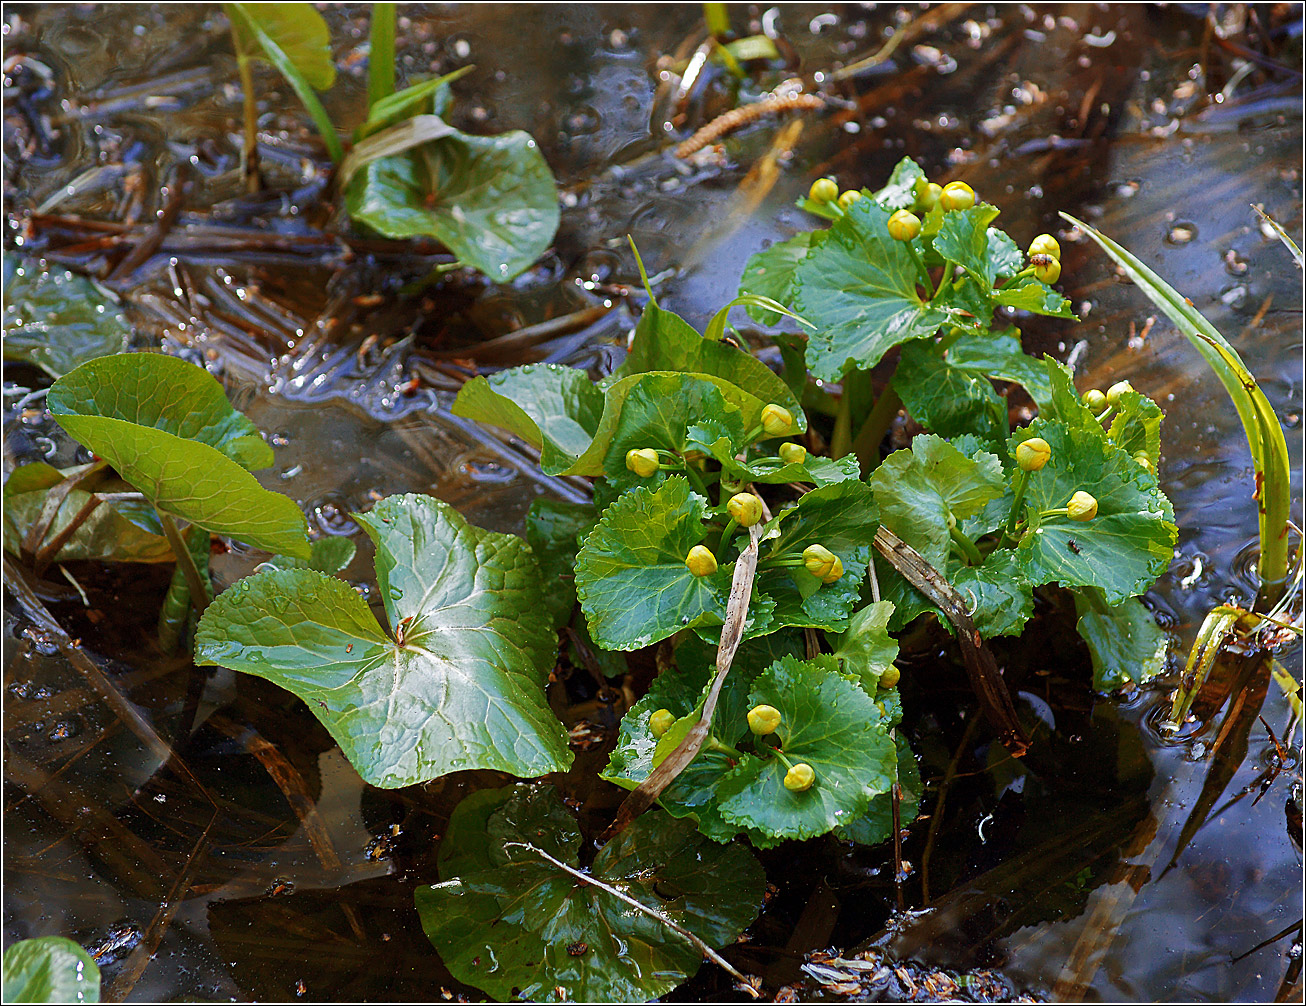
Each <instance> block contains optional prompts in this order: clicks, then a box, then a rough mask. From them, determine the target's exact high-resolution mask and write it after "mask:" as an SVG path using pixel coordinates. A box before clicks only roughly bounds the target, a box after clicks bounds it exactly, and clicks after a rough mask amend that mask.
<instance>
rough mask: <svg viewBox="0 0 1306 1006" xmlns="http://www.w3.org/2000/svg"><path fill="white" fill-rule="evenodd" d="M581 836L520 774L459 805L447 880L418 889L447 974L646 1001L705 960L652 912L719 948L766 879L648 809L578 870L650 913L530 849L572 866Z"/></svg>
mask: <svg viewBox="0 0 1306 1006" xmlns="http://www.w3.org/2000/svg"><path fill="white" fill-rule="evenodd" d="M465 808H466V809H465ZM579 845H580V830H579V828H578V827H577V826H576V822H575V819H574V818H572V816H571V814H570V812H569V811H567V810H566V809H565V808H564V807H563V805H562V802H561V800H559V798H558V795H557V793H556V791H555V790H554V789H553V788H552V787H549V786H542V785H539V784H536V785H533V786H526V785H518V786H515V787H509V788H507V789H502V790H496V791H493V792H492V793H491V794H487V795H484V796H483V795H482V794H476V795H475V796H473V797H471V798H469V799H468V800H464V801H463V803H461V804H459V806H458V808H457V809H456V810H455V811H454V814H453V817H452V819H451V820H450V822H449V828H448V831H447V833H446V835H445V837H444V840H443V842H442V843H441V870H440V872H441V876H443V877H446V878H447V879H446V880H445V881H444V882H443V883H440V884H435V885H432V886H430V887H421V888H418V890H417V912H418V915H419V917H420V918H421V920H422V928H423V929H424V930H425V932H426V935H427V937H428V938H429V939H430V940H431V943H432V944H433V945H434V946H435V947H436V949H437V950H439V952H440V956H441V957H442V958H443V960H444V963H445V965H446V966H447V967H448V968H449V970H450V972H451V973H452V974H453V975H454V977H456V978H457V979H458V980H459V981H463V982H467V983H468V984H470V985H474V986H476V987H477V988H479V989H481V990H482V991H484V992H485V993H486V994H488V995H489V996H490V997H491V998H494V999H498V1000H500V1001H504V1002H506V1001H508V1000H509V999H516V998H522V999H530V1000H534V1001H537V1002H540V1001H543V1002H644V1001H647V1000H649V999H654V998H657V997H658V996H662V995H665V994H666V993H667V992H670V991H671V990H672V989H673V988H675V987H676V986H677V985H679V984H680V983H681V982H682V981H684V980H685V979H686V978H688V977H689V976H691V975H693V974H694V973H695V972H696V971H697V970H698V968H699V966H700V965H701V963H702V960H703V957H702V952H701V951H700V950H699V949H698V948H697V947H696V946H695V945H694V944H693V943H691V942H690V941H689V940H688V939H686V938H685V936H684V935H682V934H681V933H678V932H676V931H675V930H674V929H672V928H671V927H670V926H668V925H667V924H666V922H663V921H661V920H660V919H659V918H658V917H657V916H660V917H661V918H665V919H669V920H671V921H673V922H674V923H675V924H676V925H678V926H680V927H681V928H683V929H686V930H688V931H689V932H691V933H693V934H694V935H695V936H697V937H698V938H699V939H701V940H703V941H704V942H705V943H706V944H707V945H708V946H712V947H721V946H725V945H726V944H729V943H732V942H733V941H734V940H735V939H736V938H737V937H738V936H739V934H740V933H741V932H742V931H743V930H744V928H745V927H746V926H748V925H749V924H750V923H751V922H752V921H753V919H754V918H755V917H756V915H757V910H758V908H759V906H760V904H761V900H762V893H763V888H764V886H765V879H766V878H765V875H764V874H763V872H762V868H761V866H759V865H758V863H757V861H756V860H755V859H754V858H753V856H752V855H751V854H750V853H749V852H748V851H747V850H745V849H744V848H743V847H742V846H739V845H728V846H719V845H714V844H713V843H712V842H710V841H709V840H708V839H706V838H704V837H703V836H701V835H699V834H698V833H697V832H696V831H695V829H694V826H693V824H692V823H691V822H688V821H677V820H675V819H672V818H668V817H666V816H664V815H661V814H656V813H651V812H650V813H646V814H644V815H643V816H642V817H639V818H637V819H636V820H635V822H634V823H633V824H631V826H630V827H629V828H627V829H626V830H625V831H623V832H622V833H621V834H620V835H618V836H617V837H616V838H614V839H613V840H612V841H611V842H609V843H608V844H607V845H605V846H604V847H603V848H602V849H600V850H599V854H598V856H597V857H595V859H594V862H593V864H592V865H591V866H590V867H589V868H588V870H586V871H585V873H586V874H587V875H588V876H591V877H593V878H594V880H595V881H598V882H601V883H603V884H605V885H608V886H609V887H612V888H615V889H617V890H619V891H621V892H622V893H623V894H625V895H626V896H628V897H630V898H633V899H634V900H635V901H637V902H639V903H640V904H642V905H644V906H646V907H647V908H648V909H650V910H651V911H652V912H653V913H655V914H654V915H650V914H647V913H645V912H641V911H639V910H637V909H634V908H632V907H631V906H630V905H628V904H626V903H625V902H623V901H622V900H620V899H618V898H616V897H615V896H613V895H612V894H609V893H608V892H607V891H605V890H603V888H601V887H599V886H598V884H597V883H596V884H584V883H581V882H580V881H578V880H577V879H576V877H574V876H573V875H572V874H570V873H567V872H566V871H564V870H562V869H560V868H559V867H558V866H556V865H554V864H553V863H550V862H549V861H548V860H547V859H545V858H544V856H542V855H541V854H540V853H539V852H537V851H535V850H536V849H539V850H542V851H543V852H545V853H547V854H548V855H549V856H552V857H553V858H554V859H556V860H558V861H559V862H562V863H564V864H566V865H567V866H569V867H571V868H572V869H577V868H578V866H579V864H578V859H577V853H578V847H579ZM446 846H448V847H451V848H452V850H453V851H452V852H451V853H449V854H446V853H445V851H444V849H445V847H446ZM464 850H465V851H464ZM453 867H457V868H458V869H459V871H460V872H459V873H458V874H457V875H456V876H450V870H451V868H453Z"/></svg>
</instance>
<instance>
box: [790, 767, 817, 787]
mask: <svg viewBox="0 0 1306 1006" xmlns="http://www.w3.org/2000/svg"><path fill="white" fill-rule="evenodd" d="M814 782H816V770H815V769H813V768H812V766H810V765H808V764H807V762H805V761H800V762H799V763H798V764H797V765H794V766H792V767H791V768H790V769H789V771H788V772H786V773H785V789H787V790H789V792H790V793H805V792H807V790H809V789H811V788H812V784H813V783H814Z"/></svg>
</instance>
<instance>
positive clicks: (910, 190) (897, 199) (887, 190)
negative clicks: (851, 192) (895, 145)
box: [871, 157, 925, 213]
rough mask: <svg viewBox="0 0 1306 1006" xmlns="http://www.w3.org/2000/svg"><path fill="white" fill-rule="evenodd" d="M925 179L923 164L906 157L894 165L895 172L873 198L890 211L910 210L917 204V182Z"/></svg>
mask: <svg viewBox="0 0 1306 1006" xmlns="http://www.w3.org/2000/svg"><path fill="white" fill-rule="evenodd" d="M924 179H925V172H924V171H922V170H921V166H920V165H919V164H917V163H916V162H915V161H913V160H912V159H911V158H910V157H904V158H903V159H902V160H901V161H899V162H898V163H897V164H895V165H894V166H893V172H892V173H891V174H890V175H889V180H888V182H886V183H885V185H884V188H882V189H880V190H879V191H878V192H876V193H875V194H874V195H873V196H871V198H872V199H874V200H875V202H876V203H878V204H879V205H880V206H881V207H882V208H883V209H886V210H888V211H889V212H890V213H892V212H893V211H894V210H909V209H911V208H912V207H913V206H914V205H915V204H916V183H917V182H918V181H922V180H924Z"/></svg>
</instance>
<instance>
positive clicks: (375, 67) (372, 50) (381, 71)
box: [367, 3, 395, 110]
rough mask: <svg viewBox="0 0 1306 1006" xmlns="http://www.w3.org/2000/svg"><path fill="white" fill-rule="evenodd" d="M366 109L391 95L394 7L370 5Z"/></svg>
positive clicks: (393, 78)
mask: <svg viewBox="0 0 1306 1006" xmlns="http://www.w3.org/2000/svg"><path fill="white" fill-rule="evenodd" d="M368 39H369V44H368V53H367V107H368V109H369V110H370V109H371V108H372V106H373V105H375V104H376V103H377V102H378V101H380V100H381V99H382V98H388V97H390V95H392V94H394V93H395V5H394V4H393V3H374V4H372V25H371V28H370V31H369V35H368Z"/></svg>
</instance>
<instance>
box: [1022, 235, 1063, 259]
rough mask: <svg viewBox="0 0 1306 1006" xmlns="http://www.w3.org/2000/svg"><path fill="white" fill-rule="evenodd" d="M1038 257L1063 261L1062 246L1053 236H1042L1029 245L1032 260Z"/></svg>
mask: <svg viewBox="0 0 1306 1006" xmlns="http://www.w3.org/2000/svg"><path fill="white" fill-rule="evenodd" d="M1036 255H1047V256H1050V257H1051V258H1054V259H1056V260H1057V261H1058V262H1060V261H1061V245H1060V244H1058V243H1057V239H1056V238H1054V237H1053V236H1052V235H1051V234H1040V235H1039V236H1038V237H1036V238H1035V239H1034V240H1033V241H1031V242H1030V243H1029V257H1030V258H1031V259H1033V258H1034V256H1036Z"/></svg>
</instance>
